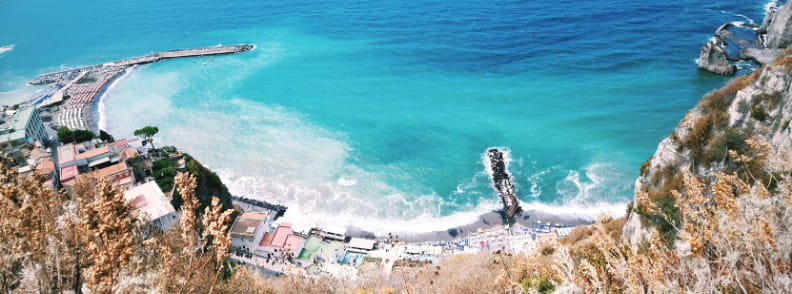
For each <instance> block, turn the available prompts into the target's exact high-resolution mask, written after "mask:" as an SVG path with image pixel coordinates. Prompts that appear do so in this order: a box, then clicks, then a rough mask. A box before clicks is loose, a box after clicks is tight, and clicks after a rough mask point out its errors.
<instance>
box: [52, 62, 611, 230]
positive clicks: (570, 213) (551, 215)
mask: <svg viewBox="0 0 792 294" xmlns="http://www.w3.org/2000/svg"><path fill="white" fill-rule="evenodd" d="M125 60H130V59H125ZM107 64H111V63H106V64H104V65H107ZM104 65H101V66H104ZM101 66H99V67H97V66H92V67H87V68H90V69H91V70H97V69H101ZM112 67H113V68H117V67H118V66H115V65H114V66H112ZM135 67H137V64H133V65H125V66H123V68H120V70H119V71H115V72H113V71H110V72H109V73H112V74H113V75H112V76H111V77H110V78H108V79H105V80H104V81H103V82H102V85H101V88H100V90H98V91H97V92H96V93H95V94H94V96H93V99H92V101H91V102H90V104H83V105H80V107H82V108H88V109H87V110H88V114H87V115H86V116H84V117H83V118H84V119H85V120H87V122H86V125H88V126H91V129H93V130H102V129H104V128H106V125H107V121H108V117H107V114H106V108H105V107H106V105H105V101H104V99H106V98H107V97H105V96H106V95H107V93H108V91H109V90H111V89H112V88H113V87H115V86H117V85H118V82H120V81H121V80H123V79H125V78H126V77H128V76H129V75H130V74H131V73H133V72H134V69H135ZM80 69H83V68H78V69H72V70H67V71H63V72H73V71H75V70H80ZM61 73H62V72H61ZM79 73H80V74H79V75H78V76H77V78H74V79H71V80H70V81H73V82H75V84H76V82H77V80H78V79H80V78H82V77H84V76H87V74H89V73H92V72H91V71H88V72H79ZM56 74H57V73H56ZM72 77H74V76H72ZM504 156H506V157H508V156H509V153H508V152H506V153H505V154H504ZM482 160H483V161H484V162H485V165H487V163H488V160H487V159H486V156H484V155H483V157H482ZM506 172H507V173H508V170H507V171H506ZM490 176H492V175H491V174H490ZM496 194H497V192H494V194H493V197H495V198H497V195H496ZM248 199H253V198H248ZM518 203H520V201H519V200H518ZM520 204H523V205H525V206H524V209H526V210H525V211H524V212H519V213H517V215H515V218H514V219H515V221H514V225H522V226H528V225H529V224H530V222H534V221H542V222H551V223H563V224H571V225H587V224H591V223H592V222H593V221H594V220H595V219H596V218H597V215H596V214H591V213H588V212H587V211H588V210H596V211H597V214H599V213H606V214H609V215H613V216H618V214H617V213H616V212H617V211H624V209H625V208H624V207H625V206H626V204H623V203H613V204H610V203H609V204H608V205H607V207H601V206H597V205H596V204H595V205H593V207H570V206H569V205H560V206H551V205H547V204H542V203H525V202H523V203H520ZM616 206H618V209H613V208H614V207H616ZM597 207H599V208H604V209H597ZM479 208H482V207H479ZM477 210H478V212H476V211H462V212H458V213H459V214H452V215H450V216H441V217H433V218H430V219H428V221H431V222H437V223H447V220H449V219H451V218H454V217H462V218H464V219H465V221H460V220H459V219H457V221H452V222H451V223H452V224H448V225H447V226H446V227H443V228H442V229H437V228H440V226H438V225H437V224H434V225H432V227H433V228H432V229H430V230H426V231H409V230H402V229H394V230H389V229H387V228H380V229H377V230H367V229H366V228H361V227H359V226H356V225H354V224H347V225H340V227H346V228H347V231H348V234H347V235H348V236H352V237H367V238H371V237H373V238H383V237H385V236H387V235H388V233H394V234H397V235H399V236H401V240H404V241H407V242H425V241H448V240H453V239H458V238H466V237H467V234H468V233H470V232H474V231H476V230H478V229H489V228H494V227H497V226H503V225H505V224H506V222H504V215H503V212H502V211H500V210H492V209H477ZM561 211H565V213H560V212H561ZM297 214H298V215H297V216H295V217H293V219H300V217H299V215H304V216H309V217H307V218H305V219H307V220H308V221H305V222H300V221H294V223H297V224H301V225H305V224H308V223H311V221H310V220H311V219H312V218H313V217H310V216H316V215H317V214H316V213H303V212H299V211H298V212H297ZM350 218H351V217H350ZM283 221H288V220H283ZM375 221H382V222H388V220H386V219H376V220H375ZM404 221H405V223H409V221H408V220H404ZM328 223H329V222H314V223H313V224H311V225H314V226H316V225H320V224H321V225H328ZM308 226H310V225H308ZM397 226H398V225H397ZM441 226H442V225H441ZM401 227H402V228H408V227H409V226H407V225H405V226H401Z"/></svg>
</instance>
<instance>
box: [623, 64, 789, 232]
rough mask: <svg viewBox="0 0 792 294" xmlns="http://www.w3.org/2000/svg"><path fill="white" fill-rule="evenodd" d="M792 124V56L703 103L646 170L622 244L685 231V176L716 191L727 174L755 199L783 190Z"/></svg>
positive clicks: (638, 182)
mask: <svg viewBox="0 0 792 294" xmlns="http://www.w3.org/2000/svg"><path fill="white" fill-rule="evenodd" d="M790 122H792V50H788V51H785V52H784V53H782V55H781V56H779V57H778V58H777V59H776V60H774V61H773V62H771V63H769V64H767V65H765V66H764V67H762V68H760V69H757V70H755V71H754V72H753V73H751V74H749V75H745V76H740V77H737V78H735V79H734V80H732V81H731V82H729V83H728V84H727V85H726V86H724V87H723V88H721V89H719V90H716V91H714V92H711V93H709V94H707V95H705V96H704V97H703V98H702V99H701V101H700V102H699V103H698V104H697V105H696V107H695V108H693V109H692V110H690V111H688V113H687V114H686V115H685V117H684V118H683V119H682V121H681V122H680V123H679V125H678V126H677V127H676V129H674V130H673V131H672V132H671V135H670V136H668V137H667V138H665V139H664V140H662V142H660V144H659V146H658V148H657V151H656V152H655V154H654V155H653V156H652V157H651V158H649V160H647V161H646V162H645V163H644V164H643V165H642V166H641V174H640V177H639V178H638V179H637V180H636V182H635V194H636V198H635V201H633V203H632V204H631V205H630V207H629V208H628V211H630V213H629V217H628V220H627V223H626V224H625V226H624V229H623V234H624V236H625V237H626V238H627V239H628V240H630V242H631V243H632V244H637V243H638V242H640V240H645V239H647V238H648V237H649V236H650V234H651V233H650V231H651V230H650V228H652V227H654V228H657V230H658V232H659V233H660V234H661V235H663V237H664V240H666V241H668V242H669V243H672V242H674V240H676V237H677V236H676V232H677V230H678V229H679V226H680V224H681V223H680V222H679V219H678V217H679V213H680V212H679V210H678V208H677V207H679V206H678V205H677V203H676V199H677V197H676V195H675V194H674V193H675V192H674V191H680V192H683V191H685V189H686V188H685V186H684V180H683V177H684V176H693V177H697V178H699V179H704V182H705V183H706V184H707V185H713V184H714V183H715V182H716V181H717V178H716V175H718V174H730V175H737V176H739V177H741V178H744V179H745V180H746V182H747V183H748V184H749V185H751V187H750V189H752V190H751V191H756V189H766V190H769V191H770V192H771V193H772V192H773V191H774V189H782V187H777V186H775V185H776V183H778V182H779V180H781V179H786V180H790V175H792V164H790V163H792V157H790V156H792V129H791V128H790ZM760 149H761V150H760ZM758 154H761V155H758ZM758 156H762V160H758V159H757V157H758ZM760 186H762V187H760ZM707 197H713V195H707ZM647 201H652V202H654V204H655V205H656V207H657V208H658V209H659V210H660V212H657V211H648V210H645V209H644V208H643V207H642V203H648V202H647ZM757 201H759V200H757ZM650 205H651V204H650ZM652 206H654V205H652ZM675 216H676V217H677V218H676V219H675Z"/></svg>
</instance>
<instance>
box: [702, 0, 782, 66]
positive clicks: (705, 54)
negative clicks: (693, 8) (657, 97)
mask: <svg viewBox="0 0 792 294" xmlns="http://www.w3.org/2000/svg"><path fill="white" fill-rule="evenodd" d="M733 30H750V31H753V32H755V34H754V37H752V38H749V39H745V38H744V37H738V34H734V32H732V31H733ZM740 35H741V36H744V35H745V34H740ZM790 45H792V1H790V2H787V3H786V4H784V5H783V6H781V7H771V8H770V9H769V10H768V11H767V14H766V15H765V20H764V22H763V24H762V26H760V27H757V26H755V25H752V24H741V23H735V24H732V23H727V24H723V25H721V26H720V27H719V28H718V30H716V31H715V35H714V36H713V37H712V39H710V40H709V41H707V43H704V45H703V46H702V47H701V53H700V55H699V58H698V59H697V60H696V64H698V67H699V68H700V69H702V70H706V71H709V72H712V73H716V74H720V75H726V76H730V75H733V74H734V73H735V71H736V67H735V65H734V64H732V63H731V62H732V61H739V60H752V61H755V62H756V63H759V64H760V65H765V64H768V63H770V62H772V61H773V60H774V59H775V57H776V56H778V55H779V54H780V51H782V50H783V49H785V48H787V47H789V46H790ZM727 49H729V50H727Z"/></svg>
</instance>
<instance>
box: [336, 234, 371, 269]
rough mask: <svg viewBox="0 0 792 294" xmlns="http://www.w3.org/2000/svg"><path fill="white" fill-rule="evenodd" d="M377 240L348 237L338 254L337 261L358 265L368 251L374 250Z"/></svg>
mask: <svg viewBox="0 0 792 294" xmlns="http://www.w3.org/2000/svg"><path fill="white" fill-rule="evenodd" d="M376 244H377V240H370V239H362V238H350V239H349V243H347V244H346V245H344V250H343V251H342V252H339V254H338V257H337V258H338V262H339V263H341V264H350V265H353V266H359V265H360V264H362V263H363V260H364V258H365V257H366V256H367V255H368V253H369V252H371V251H372V250H374V247H375V246H376Z"/></svg>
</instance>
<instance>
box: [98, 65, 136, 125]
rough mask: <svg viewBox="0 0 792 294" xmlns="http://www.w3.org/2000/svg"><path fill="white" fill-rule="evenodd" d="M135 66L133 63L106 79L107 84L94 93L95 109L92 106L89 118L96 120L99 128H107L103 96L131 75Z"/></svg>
mask: <svg viewBox="0 0 792 294" xmlns="http://www.w3.org/2000/svg"><path fill="white" fill-rule="evenodd" d="M136 67H137V65H133V66H130V67H128V68H126V69H124V71H123V72H121V73H120V74H118V75H117V76H116V77H114V78H113V79H112V80H110V81H108V82H107V84H106V85H105V87H104V88H103V89H102V91H100V92H99V93H98V94H97V95H96V99H95V100H96V101H95V102H94V103H95V104H96V107H95V108H96V109H95V111H94V110H93V108H92V111H91V120H93V121H95V122H96V127H97V128H98V129H99V130H105V131H106V129H107V113H106V110H105V99H106V97H105V96H107V92H108V91H110V89H113V88H114V87H115V86H117V85H118V83H119V82H121V81H122V80H123V79H125V78H126V77H128V76H129V75H131V74H132V72H133V71H134V70H135V68H136ZM94 114H95V115H94Z"/></svg>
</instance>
